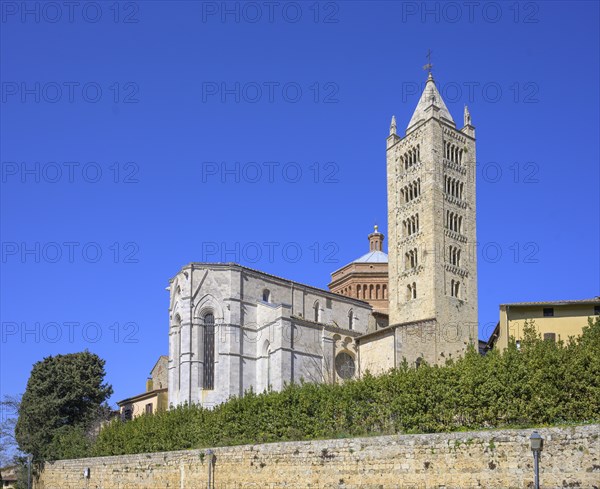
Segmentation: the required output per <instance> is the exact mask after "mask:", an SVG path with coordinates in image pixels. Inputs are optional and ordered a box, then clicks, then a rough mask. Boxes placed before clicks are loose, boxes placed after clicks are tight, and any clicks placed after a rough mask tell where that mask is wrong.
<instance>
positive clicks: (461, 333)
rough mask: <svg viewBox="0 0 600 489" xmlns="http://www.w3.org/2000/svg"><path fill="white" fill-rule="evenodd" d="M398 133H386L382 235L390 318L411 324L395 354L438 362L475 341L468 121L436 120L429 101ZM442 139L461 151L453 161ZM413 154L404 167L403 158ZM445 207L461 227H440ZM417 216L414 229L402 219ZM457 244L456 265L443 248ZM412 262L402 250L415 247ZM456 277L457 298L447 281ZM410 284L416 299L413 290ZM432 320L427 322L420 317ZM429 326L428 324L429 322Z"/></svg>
mask: <svg viewBox="0 0 600 489" xmlns="http://www.w3.org/2000/svg"><path fill="white" fill-rule="evenodd" d="M424 117H425V120H424V121H423V122H422V123H419V124H417V125H415V126H414V127H412V128H411V129H410V131H409V132H408V133H407V134H406V135H405V136H404V137H400V136H398V135H396V134H392V135H390V136H389V137H388V139H387V153H386V155H387V193H388V239H389V250H388V251H389V255H388V256H389V318H390V324H391V325H397V324H403V325H404V324H407V323H412V324H411V326H410V327H407V328H405V329H406V331H403V332H402V333H401V334H402V335H403V343H402V345H401V348H400V350H401V355H399V356H397V360H398V361H400V360H401V358H406V359H407V361H408V362H409V364H411V365H415V364H416V363H417V362H418V361H420V360H425V361H427V362H428V363H430V364H444V363H445V362H446V360H447V359H448V358H456V357H458V356H461V355H462V354H463V353H464V352H465V351H466V349H467V346H468V345H469V344H476V343H477V260H476V253H474V250H475V249H476V248H475V243H476V219H475V215H476V208H475V205H476V199H475V187H476V182H475V162H476V154H475V149H476V148H475V139H474V133H473V131H472V130H471V128H470V126H468V127H465V128H463V129H461V130H458V129H456V128H455V127H454V125H453V124H450V123H449V122H447V121H445V120H443V119H441V118H440V114H439V112H438V110H437V108H436V107H434V106H430V107H429V108H428V109H427V110H426V111H425V113H424ZM445 144H451V145H453V147H455V148H457V149H459V150H460V151H461V152H462V157H461V159H460V160H461V161H460V163H458V162H456V161H451V160H448V159H446V158H445V153H444V148H445ZM415 152H417V153H418V157H417V158H416V161H412V160H411V163H410V165H409V166H408V167H406V165H405V164H404V163H403V161H404V159H406V158H407V156H408V157H410V156H409V155H412V154H414V153H415ZM445 178H451V179H452V180H453V181H456V182H458V183H459V184H462V185H463V192H462V196H461V198H458V197H455V196H453V195H450V194H449V193H448V192H446V187H445ZM416 181H418V182H419V186H420V189H421V193H420V195H419V196H418V197H416V198H413V199H412V200H409V201H408V202H404V201H403V200H402V198H401V192H402V190H403V189H405V188H406V186H407V185H411V184H414V182H416ZM447 213H452V215H457V216H459V217H460V218H461V219H462V221H461V222H462V225H461V230H460V232H457V231H455V230H450V229H447V227H446V221H447V219H446V216H447ZM417 217H418V231H417V232H413V233H412V234H410V232H408V231H407V229H405V227H404V224H403V223H404V222H405V221H407V220H409V221H410V220H412V219H415V218H417ZM450 246H452V247H453V248H457V249H458V250H460V264H459V265H455V264H453V263H451V259H450V254H449V247H450ZM415 251H416V254H417V257H418V260H417V265H416V266H413V265H412V264H410V265H409V266H407V264H408V263H410V262H407V260H406V258H405V256H406V254H407V253H411V252H415ZM456 282H458V283H459V292H458V296H456V295H455V293H453V292H452V287H451V285H452V284H455V283H456ZM415 287H416V290H417V292H416V297H414V294H413V292H412V290H414V288H415ZM432 319H435V322H433V323H427V325H426V326H427V328H423V327H420V326H416V325H415V323H417V322H420V321H429V320H432ZM431 325H433V329H432V330H430V329H429V326H431Z"/></svg>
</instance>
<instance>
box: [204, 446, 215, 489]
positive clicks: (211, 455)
mask: <svg viewBox="0 0 600 489" xmlns="http://www.w3.org/2000/svg"><path fill="white" fill-rule="evenodd" d="M206 455H207V456H208V489H213V486H214V481H213V473H214V460H215V452H213V451H212V450H210V449H208V450H206Z"/></svg>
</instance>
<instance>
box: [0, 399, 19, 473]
mask: <svg viewBox="0 0 600 489" xmlns="http://www.w3.org/2000/svg"><path fill="white" fill-rule="evenodd" d="M20 403H21V397H20V396H16V397H13V396H4V399H2V401H0V467H4V466H6V465H9V464H11V463H13V461H14V458H15V457H16V456H17V455H18V453H17V450H18V448H17V441H16V440H15V425H16V424H17V416H18V414H19V405H20Z"/></svg>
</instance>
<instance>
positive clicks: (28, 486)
mask: <svg viewBox="0 0 600 489" xmlns="http://www.w3.org/2000/svg"><path fill="white" fill-rule="evenodd" d="M31 462H33V455H31V454H29V455H27V489H31Z"/></svg>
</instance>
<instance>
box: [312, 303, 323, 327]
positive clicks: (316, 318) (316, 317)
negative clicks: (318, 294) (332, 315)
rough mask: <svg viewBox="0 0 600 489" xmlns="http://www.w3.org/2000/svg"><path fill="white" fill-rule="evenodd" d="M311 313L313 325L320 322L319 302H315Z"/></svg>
mask: <svg viewBox="0 0 600 489" xmlns="http://www.w3.org/2000/svg"><path fill="white" fill-rule="evenodd" d="M313 312H314V315H313V319H314V321H315V323H318V322H319V321H320V320H321V309H320V307H319V301H316V302H315V305H314V306H313Z"/></svg>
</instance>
